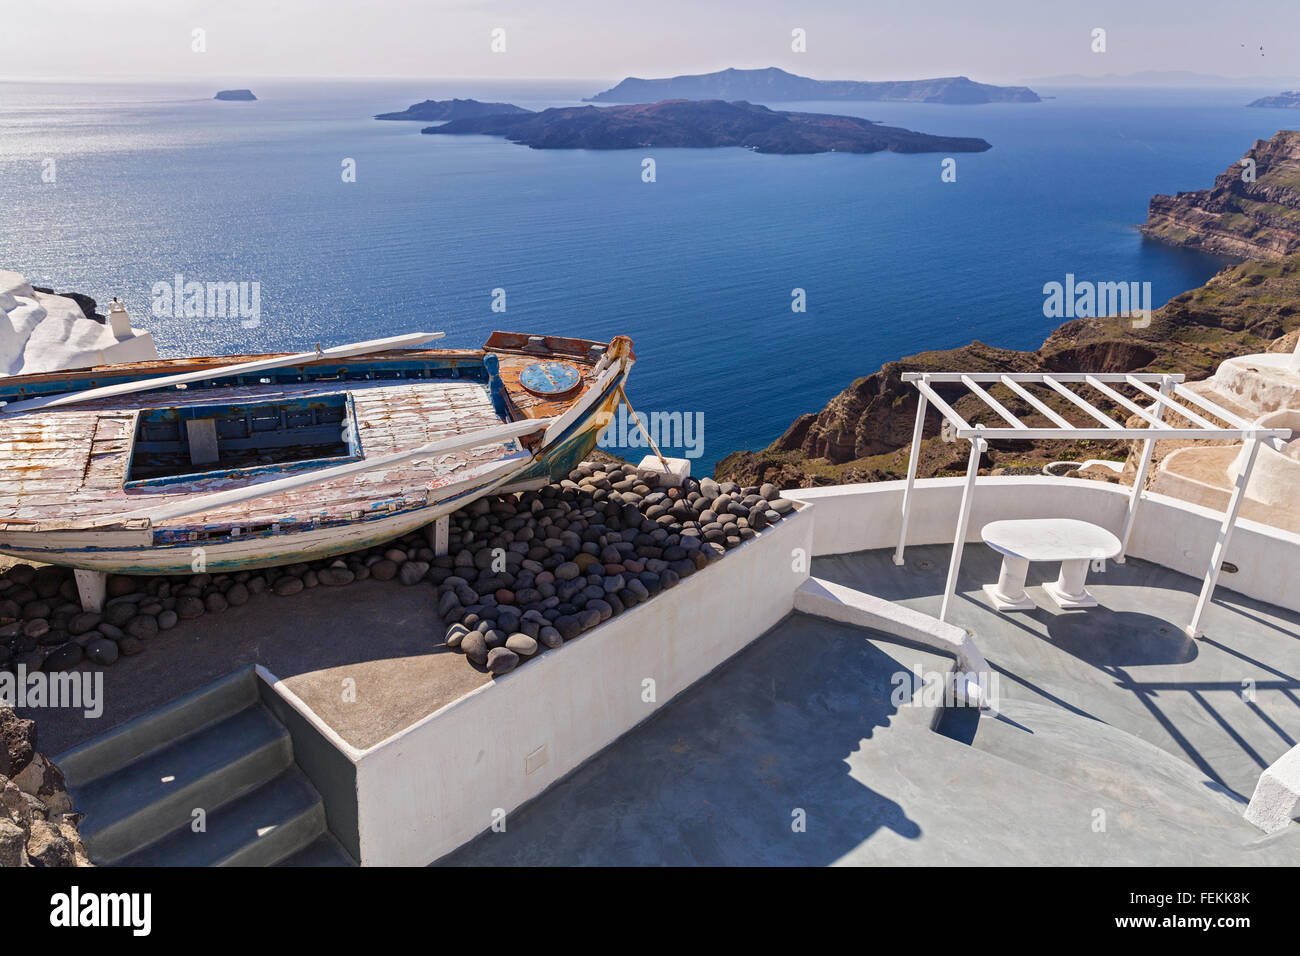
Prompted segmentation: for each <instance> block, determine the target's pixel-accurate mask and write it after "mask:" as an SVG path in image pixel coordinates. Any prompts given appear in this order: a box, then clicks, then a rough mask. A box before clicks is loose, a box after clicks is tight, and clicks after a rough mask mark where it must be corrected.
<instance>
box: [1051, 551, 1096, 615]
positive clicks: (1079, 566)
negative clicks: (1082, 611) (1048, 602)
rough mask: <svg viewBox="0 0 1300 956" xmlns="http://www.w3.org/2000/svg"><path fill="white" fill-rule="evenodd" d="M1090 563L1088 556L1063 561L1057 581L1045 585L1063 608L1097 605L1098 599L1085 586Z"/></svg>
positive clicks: (1071, 608) (1072, 608) (1053, 598)
mask: <svg viewBox="0 0 1300 956" xmlns="http://www.w3.org/2000/svg"><path fill="white" fill-rule="evenodd" d="M1088 564H1089V559H1088V558H1080V559H1078V560H1075V561H1062V562H1061V574H1060V576H1059V577H1057V579H1056V580H1055V581H1052V582H1049V583H1046V584H1044V585H1043V590H1044V591H1046V592H1047V596H1048V597H1050V598H1051V599H1052V600H1053V601H1055V602H1056V605H1057V607H1059V608H1061V610H1063V611H1072V610H1074V609H1076V608H1081V607H1096V606H1097V599H1096V598H1094V597H1093V596H1092V595H1091V594H1089V593H1088V591H1087V590H1086V589H1085V588H1084V586H1083V585H1084V582H1085V581H1086V580H1087V579H1088Z"/></svg>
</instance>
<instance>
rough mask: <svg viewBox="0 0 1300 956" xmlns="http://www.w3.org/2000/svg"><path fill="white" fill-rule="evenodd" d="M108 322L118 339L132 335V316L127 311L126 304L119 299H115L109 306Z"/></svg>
mask: <svg viewBox="0 0 1300 956" xmlns="http://www.w3.org/2000/svg"><path fill="white" fill-rule="evenodd" d="M108 322H109V325H110V326H111V327H112V329H113V337H114V338H117V339H129V338H130V337H131V334H132V333H131V316H130V315H129V314H128V313H127V311H126V306H124V305H123V304H122V303H121V302H118V301H117V299H114V300H113V301H112V303H110V304H109V307H108Z"/></svg>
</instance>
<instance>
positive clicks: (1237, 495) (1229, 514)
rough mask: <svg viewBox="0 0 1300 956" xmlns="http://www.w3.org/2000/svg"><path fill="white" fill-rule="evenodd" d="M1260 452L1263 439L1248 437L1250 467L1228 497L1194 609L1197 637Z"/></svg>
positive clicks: (1191, 630) (1190, 630) (1190, 632)
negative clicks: (1226, 508)
mask: <svg viewBox="0 0 1300 956" xmlns="http://www.w3.org/2000/svg"><path fill="white" fill-rule="evenodd" d="M1258 453H1259V439H1258V438H1247V439H1246V466H1245V467H1244V468H1242V469H1241V470H1240V471H1238V472H1237V481H1236V483H1235V484H1233V486H1232V497H1231V498H1229V499H1228V510H1227V511H1226V512H1225V513H1224V515H1223V522H1222V523H1221V524H1220V525H1219V536H1218V538H1217V539H1216V540H1215V542H1214V552H1213V554H1211V555H1210V567H1209V569H1208V570H1206V572H1205V581H1204V582H1203V583H1202V584H1201V594H1200V597H1198V598H1197V599H1196V610H1195V611H1193V612H1192V622H1191V623H1190V624H1188V625H1187V628H1186V631H1187V636H1188V637H1191V638H1192V639H1193V640H1194V639H1196V638H1199V637H1200V636H1201V615H1202V614H1204V613H1205V608H1206V606H1208V605H1209V603H1210V598H1211V597H1213V596H1214V586H1215V585H1216V584H1218V582H1219V572H1220V571H1221V570H1223V558H1224V556H1225V555H1226V554H1227V552H1228V543H1229V542H1230V541H1231V540H1232V532H1233V529H1234V528H1235V527H1236V525H1237V512H1239V511H1240V510H1241V501H1242V499H1243V498H1245V497H1246V485H1248V484H1249V483H1250V473H1251V470H1252V469H1253V468H1254V467H1255V456H1256V455H1257V454H1258Z"/></svg>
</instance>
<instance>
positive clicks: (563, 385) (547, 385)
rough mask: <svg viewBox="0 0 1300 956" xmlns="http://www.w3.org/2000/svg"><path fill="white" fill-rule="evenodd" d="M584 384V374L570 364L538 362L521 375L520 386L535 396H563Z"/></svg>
mask: <svg viewBox="0 0 1300 956" xmlns="http://www.w3.org/2000/svg"><path fill="white" fill-rule="evenodd" d="M581 382H582V373H581V372H579V371H578V369H577V367H576V366H573V365H570V364H569V363H568V362H538V363H537V364H536V365H530V366H528V368H526V369H524V370H523V372H521V373H520V375H519V384H520V385H522V386H523V387H524V388H526V389H528V391H530V392H532V393H533V394H534V395H548V396H549V395H563V394H564V393H565V392H571V391H573V390H574V389H575V388H577V387H578V385H579V384H581Z"/></svg>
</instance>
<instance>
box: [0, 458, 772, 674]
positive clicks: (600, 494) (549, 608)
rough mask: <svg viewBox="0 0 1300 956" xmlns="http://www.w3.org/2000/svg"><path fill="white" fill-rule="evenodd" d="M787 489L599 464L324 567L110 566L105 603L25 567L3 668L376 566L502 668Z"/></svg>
mask: <svg viewBox="0 0 1300 956" xmlns="http://www.w3.org/2000/svg"><path fill="white" fill-rule="evenodd" d="M794 507H795V506H794V503H793V502H791V501H789V500H787V499H783V498H781V496H780V493H779V492H778V491H777V489H776V488H775V486H773V485H762V486H756V487H741V486H740V485H738V484H736V483H734V482H727V481H724V482H716V481H714V480H712V479H710V478H703V479H695V478H687V479H686V480H685V481H684V482H683V483H682V485H681V486H680V487H670V488H659V487H658V478H657V476H656V475H654V474H643V473H641V472H639V471H638V470H637V469H636V468H635V467H634V466H632V465H627V464H612V463H595V462H589V463H584V464H583V465H581V466H579V467H578V468H577V469H575V470H574V471H573V472H571V473H570V474H569V476H568V477H567V478H565V479H564V480H562V481H560V482H558V483H555V484H551V485H547V486H545V487H543V488H541V489H538V490H534V491H525V492H520V493H515V494H504V495H492V496H488V497H484V498H480V499H478V500H476V501H474V502H472V503H471V504H469V505H467V506H466V507H465V508H463V509H462V510H461V511H459V512H457V513H456V514H454V515H452V516H451V521H450V529H449V535H448V553H447V554H444V555H441V556H438V555H435V554H434V550H433V547H432V543H433V542H432V535H433V526H432V525H430V526H427V527H426V528H425V529H422V530H419V531H415V532H412V533H410V534H408V535H405V536H404V537H402V538H399V539H397V540H394V541H391V542H388V543H386V544H383V545H379V546H377V547H374V548H369V549H365V550H362V551H355V552H352V553H351V554H347V555H343V556H341V557H337V558H326V559H322V560H320V561H315V562H311V563H299V564H293V565H287V566H283V567H275V568H266V569H263V570H256V571H238V572H233V573H218V574H208V573H202V574H194V575H185V576H129V575H110V576H109V578H108V595H107V600H106V601H105V605H104V609H103V611H102V612H98V611H83V610H82V608H81V605H80V603H79V601H78V597H77V587H76V582H75V578H74V576H73V573H72V571H71V570H70V569H68V568H63V567H57V566H53V565H51V566H44V567H32V566H31V565H27V564H17V565H14V566H13V567H11V568H9V569H8V570H6V571H5V572H4V573H3V574H2V575H0V669H5V670H16V669H17V667H18V665H20V664H21V665H24V666H25V668H26V669H27V670H28V671H29V672H30V671H33V670H38V669H39V670H45V671H66V670H69V669H71V668H74V667H77V666H78V665H81V664H82V663H83V662H89V663H91V664H97V665H100V666H109V665H112V664H114V663H116V662H117V661H118V660H119V659H120V658H122V657H129V656H132V655H134V654H138V653H140V652H141V651H143V650H145V648H146V647H147V645H148V644H149V642H150V641H151V640H152V639H153V638H155V637H157V636H158V634H160V633H161V632H163V631H169V630H171V629H172V628H175V627H177V626H184V623H185V622H186V621H190V620H194V619H196V618H199V617H202V616H203V615H205V614H219V613H221V612H222V611H225V610H226V609H228V608H230V607H239V606H242V605H244V604H247V603H248V602H249V601H252V600H259V599H261V598H262V596H264V595H267V594H272V595H277V596H281V597H289V596H292V595H295V594H300V593H302V592H303V591H306V590H310V589H313V588H317V587H342V586H346V585H348V584H351V583H353V582H355V581H364V580H366V579H367V578H374V579H375V580H378V581H397V582H400V583H401V584H404V585H407V586H415V585H419V584H421V583H426V584H432V585H433V587H434V588H435V598H434V601H435V608H436V613H437V616H438V618H439V620H440V622H441V623H440V625H439V627H440V628H442V627H445V633H444V635H443V641H445V644H446V646H448V647H450V648H455V649H459V650H460V651H461V652H463V653H464V655H465V657H466V659H467V660H468V661H469V662H470V663H471V664H474V665H477V666H479V667H481V668H486V669H487V670H488V671H489V672H490V673H492V674H493V675H500V674H504V673H506V672H507V671H509V670H511V669H513V668H514V667H515V666H517V665H518V664H519V663H520V662H521V661H523V660H526V659H528V658H531V657H534V656H536V655H537V654H539V653H541V652H542V651H544V650H546V649H548V648H557V647H560V646H562V645H563V643H564V642H565V641H567V640H571V639H573V638H575V637H577V636H578V635H579V634H581V633H583V632H584V631H587V630H590V629H591V628H593V627H595V626H597V625H598V624H600V623H601V622H603V621H606V620H608V619H609V618H610V617H612V616H613V615H615V614H618V613H621V612H622V611H624V610H626V609H627V608H630V607H633V606H635V605H637V604H639V603H641V602H643V601H646V600H649V599H650V598H651V597H653V596H654V595H655V594H658V593H659V592H660V591H663V590H666V589H669V588H672V587H674V586H676V585H677V584H678V582H680V581H681V579H682V578H684V577H687V576H689V575H691V574H694V573H696V572H697V571H699V570H701V569H703V568H705V567H707V566H708V565H709V564H710V563H712V562H714V561H717V560H718V559H720V558H722V557H723V556H724V555H725V554H726V553H727V552H728V551H729V550H731V549H733V548H735V547H738V546H739V545H741V544H743V543H744V542H745V541H748V540H749V539H751V538H753V537H755V536H756V535H757V534H759V533H760V532H761V531H762V530H763V529H764V528H767V527H769V526H771V525H773V524H775V523H776V522H778V521H780V520H781V519H782V518H784V517H785V516H786V515H789V514H790V513H791V512H793V511H794Z"/></svg>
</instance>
